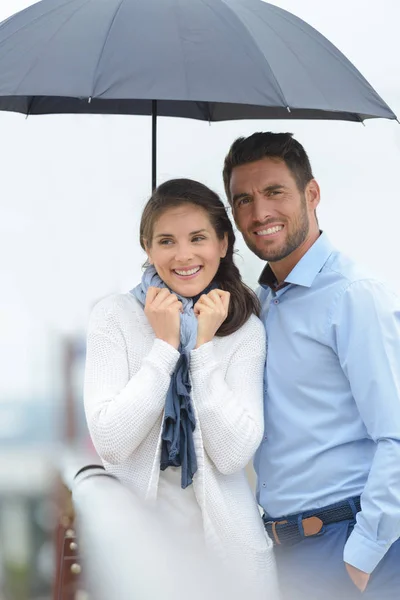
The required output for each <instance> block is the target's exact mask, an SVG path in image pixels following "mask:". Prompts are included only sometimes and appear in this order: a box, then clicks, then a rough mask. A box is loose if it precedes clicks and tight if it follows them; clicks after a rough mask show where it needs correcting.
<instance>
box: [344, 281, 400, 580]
mask: <svg viewBox="0 0 400 600" xmlns="http://www.w3.org/2000/svg"><path fill="white" fill-rule="evenodd" d="M334 327H335V329H336V342H337V353H338V357H339V360H340V364H341V367H342V369H343V372H344V373H345V375H346V377H347V378H348V380H349V383H350V388H351V392H352V394H353V397H354V400H355V402H356V404H357V407H358V410H359V413H360V416H361V418H362V420H363V422H364V424H365V427H366V429H367V432H368V435H369V437H370V438H371V439H372V440H373V441H374V442H375V443H376V452H375V455H374V459H373V462H372V465H371V470H370V473H369V476H368V480H367V484H366V486H365V489H364V492H363V493H362V495H361V512H359V513H358V515H357V521H356V525H355V527H354V529H353V531H352V533H351V535H350V536H349V539H348V541H347V543H346V545H345V548H344V560H345V562H347V563H349V564H351V565H353V566H354V567H356V568H358V569H361V570H362V571H365V572H366V573H371V572H372V571H373V570H374V569H375V567H376V566H377V564H378V563H379V562H380V560H381V559H382V558H383V557H384V555H385V554H386V552H387V551H388V549H389V548H390V546H391V545H392V544H393V542H394V541H395V540H397V538H399V537H400V299H399V298H398V297H396V295H395V294H393V293H392V292H391V291H389V290H388V289H387V288H386V287H385V286H384V285H383V284H381V283H379V282H376V281H372V280H364V281H357V282H354V283H352V284H350V285H349V287H348V288H347V289H346V290H345V292H344V293H343V295H342V297H341V298H340V301H339V302H338V307H337V312H336V316H335V318H334Z"/></svg>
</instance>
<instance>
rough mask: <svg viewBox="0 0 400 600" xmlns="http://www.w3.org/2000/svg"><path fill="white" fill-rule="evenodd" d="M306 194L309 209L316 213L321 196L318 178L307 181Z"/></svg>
mask: <svg viewBox="0 0 400 600" xmlns="http://www.w3.org/2000/svg"><path fill="white" fill-rule="evenodd" d="M305 196H306V201H307V206H308V208H309V211H310V212H313V213H314V212H315V211H316V209H317V207H318V204H319V201H320V198H321V191H320V189H319V185H318V182H317V180H316V179H311V181H309V182H308V183H307V186H306V189H305Z"/></svg>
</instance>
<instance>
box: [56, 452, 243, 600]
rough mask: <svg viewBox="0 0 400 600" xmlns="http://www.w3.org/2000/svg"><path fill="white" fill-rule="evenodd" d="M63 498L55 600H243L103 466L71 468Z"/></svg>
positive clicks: (73, 465) (65, 476) (65, 478)
mask: <svg viewBox="0 0 400 600" xmlns="http://www.w3.org/2000/svg"><path fill="white" fill-rule="evenodd" d="M81 463H82V461H81ZM63 495H64V499H63V502H64V507H65V509H64V513H63V514H62V516H61V519H60V522H59V525H58V531H57V540H56V541H57V565H56V569H57V576H56V581H55V586H54V594H53V600H80V599H81V598H82V599H83V598H86V597H87V596H86V594H87V595H88V597H89V598H90V600H116V599H118V600H156V599H159V598H160V597H162V598H163V600H181V599H182V600H183V599H185V600H187V597H188V595H190V598H191V600H200V599H201V600H204V598H205V597H206V598H207V599H208V600H216V599H217V598H218V600H219V599H220V598H221V597H224V596H229V598H230V600H231V599H233V600H237V599H238V598H239V597H241V598H242V597H243V596H242V595H241V594H240V595H239V594H237V593H236V592H237V590H232V589H230V590H229V591H228V589H227V588H228V587H229V585H228V583H227V582H226V580H225V581H222V578H221V577H220V575H221V573H220V572H219V573H218V572H217V571H215V572H214V571H213V569H212V568H211V569H210V564H209V562H208V560H207V559H206V554H205V553H203V554H202V553H201V552H198V551H197V550H198V549H196V550H195V549H194V548H193V547H192V548H191V547H190V546H188V544H187V543H185V540H183V539H179V538H178V537H177V534H176V532H174V531H173V530H172V529H170V528H169V526H168V523H167V521H166V519H165V518H164V517H163V515H162V514H159V513H158V512H157V511H155V510H154V509H149V508H148V507H147V506H146V505H145V504H144V503H143V502H142V501H140V500H139V499H138V498H137V497H136V496H135V495H134V494H133V493H132V492H131V491H130V490H128V489H127V488H126V487H124V486H123V485H122V484H121V483H120V482H119V481H118V480H117V479H115V478H114V477H113V476H112V475H110V474H108V473H107V472H106V471H105V470H104V469H103V467H102V466H100V465H98V464H93V465H91V464H83V466H82V464H81V465H80V464H79V461H78V462H76V461H75V462H72V463H71V461H69V463H68V465H67V467H66V468H65V469H64V472H63Z"/></svg>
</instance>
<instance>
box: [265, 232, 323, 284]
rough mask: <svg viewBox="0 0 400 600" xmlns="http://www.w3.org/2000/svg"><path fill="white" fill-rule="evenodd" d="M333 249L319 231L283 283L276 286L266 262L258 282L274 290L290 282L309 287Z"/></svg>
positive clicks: (273, 276)
mask: <svg viewBox="0 0 400 600" xmlns="http://www.w3.org/2000/svg"><path fill="white" fill-rule="evenodd" d="M333 251H334V246H333V245H332V244H331V242H330V241H329V239H328V237H327V235H326V234H325V233H323V232H321V235H320V236H319V238H318V239H317V240H316V241H315V242H314V244H313V245H312V246H311V248H309V249H308V250H307V252H306V253H305V254H304V256H302V257H301V259H300V260H299V262H298V263H297V265H296V266H295V267H294V268H293V269H292V270H291V272H290V273H289V275H288V276H287V277H286V279H285V281H284V283H282V284H281V285H280V286H279V287H277V281H276V277H275V275H274V273H273V271H272V269H271V267H270V265H269V264H268V263H267V265H266V266H265V268H264V269H263V272H262V273H261V276H260V279H259V280H258V283H259V284H260V285H261V286H263V287H265V286H268V287H270V288H271V289H272V290H274V291H276V290H277V289H280V288H281V287H284V285H285V284H286V285H288V284H290V283H293V284H295V285H302V286H303V287H311V286H312V284H313V281H314V279H315V278H316V276H317V275H318V273H319V272H320V271H321V269H322V267H323V266H324V264H325V263H326V261H327V260H328V258H329V256H330V255H331V254H332V252H333Z"/></svg>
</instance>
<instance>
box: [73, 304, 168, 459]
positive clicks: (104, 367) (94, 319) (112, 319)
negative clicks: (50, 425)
mask: <svg viewBox="0 0 400 600" xmlns="http://www.w3.org/2000/svg"><path fill="white" fill-rule="evenodd" d="M109 300H110V299H106V301H107V302H106V305H105V304H103V303H100V304H99V305H97V306H96V307H95V308H94V310H93V312H92V315H91V318H90V322H89V327H88V335H87V352H86V368H85V381H84V403H85V413H86V419H87V422H88V427H89V431H90V435H91V437H92V440H93V444H94V446H95V448H96V451H97V453H98V454H99V456H100V458H102V459H103V460H105V461H106V462H108V463H110V464H118V463H120V462H123V461H125V460H127V459H128V458H129V456H130V455H131V453H132V452H133V451H134V450H135V449H136V448H137V447H138V446H139V444H140V443H141V442H142V441H143V440H144V439H145V438H146V437H147V435H148V434H149V432H150V431H151V429H152V428H153V427H154V425H155V423H156V421H157V419H158V418H159V417H160V416H161V414H162V412H163V410H164V405H165V397H166V395H167V392H168V388H169V385H170V381H171V374H172V372H173V371H174V369H175V366H176V363H177V361H178V359H179V352H178V351H177V350H175V348H173V347H172V346H170V345H169V344H167V343H166V342H164V341H162V340H159V339H155V340H154V343H153V346H152V348H151V349H150V352H149V353H148V354H147V356H146V357H145V358H144V360H143V362H142V364H141V366H140V367H139V368H138V370H137V371H136V372H135V373H133V374H132V373H130V372H129V364H128V354H127V347H126V342H125V339H124V335H123V332H122V331H121V329H120V327H119V322H118V315H117V312H118V310H117V307H116V306H115V305H112V306H110V304H109ZM120 310H123V309H120ZM125 318H126V316H125ZM138 334H139V332H138ZM137 343H138V344H140V337H139V335H138V340H137Z"/></svg>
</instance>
